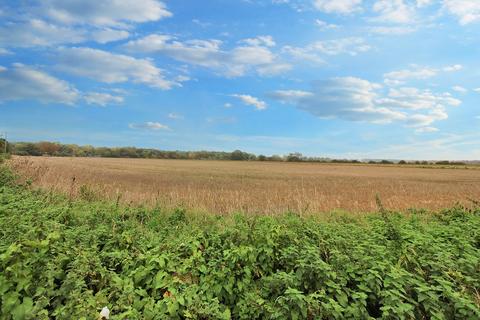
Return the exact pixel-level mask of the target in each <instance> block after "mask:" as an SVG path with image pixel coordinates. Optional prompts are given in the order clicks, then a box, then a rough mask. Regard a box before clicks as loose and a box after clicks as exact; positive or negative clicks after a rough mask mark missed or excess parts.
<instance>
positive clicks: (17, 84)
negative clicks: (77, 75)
mask: <svg viewBox="0 0 480 320" xmlns="http://www.w3.org/2000/svg"><path fill="white" fill-rule="evenodd" d="M15 100H32V101H39V102H41V103H45V104H47V103H59V104H66V105H74V104H77V103H78V102H82V101H83V102H86V103H87V104H94V105H100V106H106V105H107V104H113V103H115V104H118V103H122V102H123V97H121V96H114V95H111V94H108V93H98V92H88V93H85V94H84V93H82V92H80V91H79V90H77V89H76V88H75V87H74V86H73V85H71V84H69V83H68V82H66V81H64V80H61V79H58V78H55V77H53V76H51V75H49V74H48V73H46V72H44V71H41V70H38V69H36V68H33V67H31V66H26V65H23V64H20V63H14V64H13V65H12V66H11V67H10V68H6V67H1V66H0V102H5V101H15Z"/></svg>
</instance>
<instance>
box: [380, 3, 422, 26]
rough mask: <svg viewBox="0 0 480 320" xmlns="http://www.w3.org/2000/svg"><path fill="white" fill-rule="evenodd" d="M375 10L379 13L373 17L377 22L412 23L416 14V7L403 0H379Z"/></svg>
mask: <svg viewBox="0 0 480 320" xmlns="http://www.w3.org/2000/svg"><path fill="white" fill-rule="evenodd" d="M373 11H374V12H376V13H378V14H379V15H378V16H377V17H375V18H373V19H372V20H373V21H376V22H385V23H401V24H403V23H405V24H406V23H411V22H412V20H413V19H414V16H415V10H414V7H413V6H411V5H408V4H406V3H405V2H404V1H403V0H377V1H376V2H375V4H374V5H373Z"/></svg>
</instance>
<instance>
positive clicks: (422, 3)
mask: <svg viewBox="0 0 480 320" xmlns="http://www.w3.org/2000/svg"><path fill="white" fill-rule="evenodd" d="M433 1H434V0H417V7H418V8H423V7H427V6H429V5H431V4H432V3H433Z"/></svg>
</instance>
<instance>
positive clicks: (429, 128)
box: [415, 127, 438, 133]
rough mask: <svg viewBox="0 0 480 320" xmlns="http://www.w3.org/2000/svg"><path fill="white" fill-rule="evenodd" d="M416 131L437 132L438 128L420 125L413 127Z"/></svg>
mask: <svg viewBox="0 0 480 320" xmlns="http://www.w3.org/2000/svg"><path fill="white" fill-rule="evenodd" d="M415 132H416V133H432V132H438V128H435V127H422V128H418V129H415Z"/></svg>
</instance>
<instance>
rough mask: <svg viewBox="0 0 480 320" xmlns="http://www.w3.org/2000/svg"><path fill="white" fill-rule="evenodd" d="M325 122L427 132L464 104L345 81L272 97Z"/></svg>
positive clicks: (426, 92)
mask: <svg viewBox="0 0 480 320" xmlns="http://www.w3.org/2000/svg"><path fill="white" fill-rule="evenodd" d="M269 96H270V97H271V98H273V99H275V100H278V101H280V102H283V103H288V104H293V105H295V106H296V107H298V108H299V109H301V110H304V111H307V112H309V113H311V114H313V115H315V116H317V117H320V118H323V119H332V118H338V119H343V120H348V121H363V122H372V123H390V122H395V121H397V122H402V123H404V124H405V125H406V126H410V127H415V128H416V130H417V129H418V131H419V132H420V131H424V132H426V130H427V129H420V128H424V127H430V126H431V125H432V124H433V123H434V122H435V121H438V120H444V119H446V118H448V114H447V112H446V108H447V107H448V106H458V105H460V104H461V101H460V100H458V99H455V98H453V97H452V96H451V95H450V94H449V93H441V94H436V93H432V92H430V91H429V90H420V89H416V88H400V89H389V91H387V92H385V90H384V88H383V87H382V86H381V85H380V84H376V83H372V82H370V81H367V80H364V79H359V78H354V77H343V78H333V79H329V80H324V81H318V82H316V83H314V85H313V88H312V90H310V91H302V90H279V91H275V92H272V93H270V94H269Z"/></svg>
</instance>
